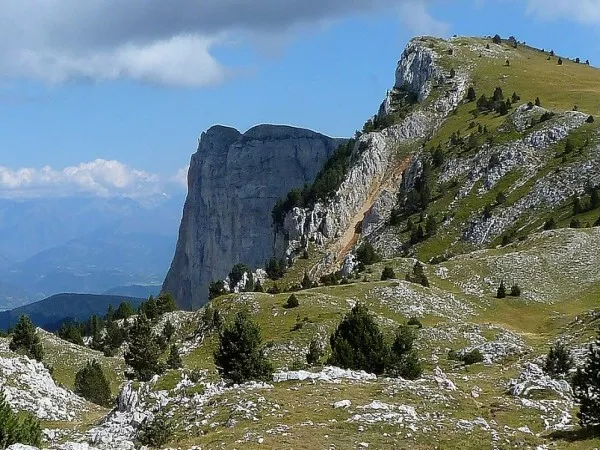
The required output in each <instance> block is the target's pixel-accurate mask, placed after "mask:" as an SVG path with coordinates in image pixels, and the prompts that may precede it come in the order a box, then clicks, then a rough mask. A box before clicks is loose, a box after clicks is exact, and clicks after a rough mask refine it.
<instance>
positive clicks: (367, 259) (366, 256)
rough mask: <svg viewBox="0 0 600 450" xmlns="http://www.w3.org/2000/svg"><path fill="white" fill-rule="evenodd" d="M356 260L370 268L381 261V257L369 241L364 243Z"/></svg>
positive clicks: (358, 251) (357, 252)
mask: <svg viewBox="0 0 600 450" xmlns="http://www.w3.org/2000/svg"><path fill="white" fill-rule="evenodd" d="M356 259H357V260H358V261H359V262H361V263H363V264H364V265H365V266H370V265H372V264H375V263H378V262H379V261H381V257H380V256H379V255H378V254H377V252H376V251H375V249H374V248H373V245H372V244H371V243H370V242H369V241H365V242H363V244H362V245H361V246H360V247H359V248H358V249H357V250H356Z"/></svg>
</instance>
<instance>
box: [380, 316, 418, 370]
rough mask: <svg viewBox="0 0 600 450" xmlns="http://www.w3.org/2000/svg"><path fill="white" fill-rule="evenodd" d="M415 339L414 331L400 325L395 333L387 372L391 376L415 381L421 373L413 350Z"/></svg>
mask: <svg viewBox="0 0 600 450" xmlns="http://www.w3.org/2000/svg"><path fill="white" fill-rule="evenodd" d="M415 338H416V335H415V331H414V330H413V328H412V327H410V326H408V325H401V326H400V327H399V328H398V330H397V331H396V336H395V338H394V342H393V343H392V347H391V352H390V361H389V367H388V370H387V372H388V373H389V374H390V375H391V376H394V377H402V378H405V379H407V380H415V379H417V378H419V377H420V376H421V374H422V373H423V369H422V367H421V363H420V362H419V358H418V356H417V354H416V352H415V351H414V349H413V347H414V341H415Z"/></svg>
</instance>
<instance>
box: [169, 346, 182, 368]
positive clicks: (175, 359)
mask: <svg viewBox="0 0 600 450" xmlns="http://www.w3.org/2000/svg"><path fill="white" fill-rule="evenodd" d="M167 367H168V368H169V369H181V367H183V362H182V361H181V356H180V355H179V349H178V348H177V345H175V344H172V345H171V350H170V351H169V357H168V358H167Z"/></svg>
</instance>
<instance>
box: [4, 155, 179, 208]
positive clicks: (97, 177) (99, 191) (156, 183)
mask: <svg viewBox="0 0 600 450" xmlns="http://www.w3.org/2000/svg"><path fill="white" fill-rule="evenodd" d="M181 170H183V169H181ZM181 170H180V171H179V172H178V174H179V173H180V172H181ZM182 188H183V186H182V185H181V183H180V182H178V181H177V182H176V176H175V177H170V178H168V179H166V180H163V179H161V177H159V176H158V175H156V174H152V173H148V172H146V171H143V170H138V169H134V168H131V167H129V166H127V165H125V164H123V163H121V162H119V161H114V160H112V161H107V160H104V159H96V160H95V161H91V162H86V163H81V164H79V165H77V166H70V167H65V168H64V169H62V170H57V169H54V168H52V167H50V166H45V167H43V168H41V169H38V168H20V169H16V170H12V169H9V168H7V167H2V166H0V197H2V198H32V197H60V196H74V195H92V196H99V197H114V196H120V197H129V198H136V199H137V198H144V197H150V196H154V195H160V194H164V193H165V190H170V191H173V190H178V191H180V190H181V189H182Z"/></svg>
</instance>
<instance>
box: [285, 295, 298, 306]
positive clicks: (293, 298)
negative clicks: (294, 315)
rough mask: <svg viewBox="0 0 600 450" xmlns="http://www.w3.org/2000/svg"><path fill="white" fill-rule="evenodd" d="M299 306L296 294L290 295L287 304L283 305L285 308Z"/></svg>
mask: <svg viewBox="0 0 600 450" xmlns="http://www.w3.org/2000/svg"><path fill="white" fill-rule="evenodd" d="M298 306H300V302H299V301H298V297H296V294H292V295H290V296H289V297H288V299H287V302H286V303H285V307H286V308H297V307H298Z"/></svg>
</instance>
